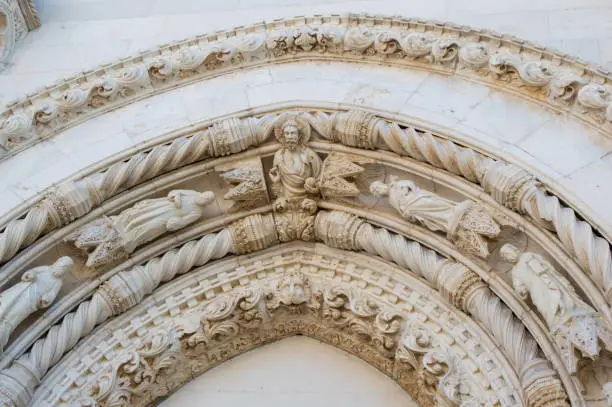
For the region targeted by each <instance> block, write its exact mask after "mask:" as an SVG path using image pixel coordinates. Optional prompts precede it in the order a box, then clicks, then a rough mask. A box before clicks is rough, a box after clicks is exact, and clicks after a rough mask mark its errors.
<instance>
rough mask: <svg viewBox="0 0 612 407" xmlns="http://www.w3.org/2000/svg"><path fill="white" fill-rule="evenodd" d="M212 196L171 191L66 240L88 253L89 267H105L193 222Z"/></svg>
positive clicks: (91, 226)
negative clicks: (165, 234)
mask: <svg viewBox="0 0 612 407" xmlns="http://www.w3.org/2000/svg"><path fill="white" fill-rule="evenodd" d="M214 197H215V195H214V193H212V192H210V191H207V192H197V191H190V190H174V191H170V193H168V196H167V197H164V198H155V199H145V200H143V201H141V202H138V203H137V204H136V205H134V206H133V207H131V208H129V209H126V210H125V211H123V212H121V213H120V214H119V215H117V216H111V217H109V218H102V219H97V220H95V221H93V222H91V223H89V224H87V225H85V226H83V227H82V228H80V229H78V230H77V231H76V232H75V233H73V234H72V235H70V236H69V237H68V238H67V239H66V240H67V241H72V242H74V245H75V246H76V247H77V248H79V249H82V250H84V251H85V252H86V253H87V254H88V259H87V263H86V264H87V266H88V267H97V266H100V265H103V264H108V263H111V262H114V261H116V260H118V259H120V258H123V257H125V256H127V255H129V254H130V253H132V252H133V251H134V250H136V248H137V247H139V246H141V245H143V244H145V243H148V242H150V241H152V240H154V239H156V238H157V237H159V236H161V235H163V234H164V233H167V232H174V231H176V230H179V229H182V228H184V227H185V226H187V225H190V224H192V223H194V222H195V221H197V220H198V219H200V217H201V216H202V208H203V207H204V206H206V205H208V204H210V203H211V202H212V201H213V200H214Z"/></svg>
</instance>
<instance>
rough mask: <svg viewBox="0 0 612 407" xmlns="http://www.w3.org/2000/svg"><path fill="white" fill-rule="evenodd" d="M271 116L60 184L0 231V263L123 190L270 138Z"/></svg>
mask: <svg viewBox="0 0 612 407" xmlns="http://www.w3.org/2000/svg"><path fill="white" fill-rule="evenodd" d="M275 117H276V115H267V116H263V117H261V118H246V119H242V120H239V119H237V118H230V119H226V120H224V121H221V122H217V123H214V124H213V125H212V126H210V127H209V128H208V129H206V130H202V131H200V132H197V133H196V134H194V135H193V136H189V137H181V138H178V139H176V140H174V141H173V142H171V143H169V144H164V145H160V146H156V147H154V148H153V149H151V150H150V151H147V152H143V153H139V154H136V155H133V156H132V157H130V158H129V159H128V160H126V161H120V162H117V163H114V164H112V165H111V166H109V167H108V168H106V169H105V170H103V171H100V172H97V173H94V174H92V175H88V176H86V177H84V178H82V179H80V180H76V181H69V182H66V183H64V184H61V185H59V186H58V187H57V188H56V189H55V190H54V191H52V192H51V193H49V194H48V195H47V196H46V197H45V198H43V200H42V201H41V202H40V203H38V204H37V205H36V206H34V207H33V208H32V209H30V210H29V211H28V212H27V213H26V215H25V216H24V217H23V218H20V219H14V220H11V221H10V222H9V223H8V224H7V225H6V227H5V229H4V231H2V232H1V233H0V263H4V262H6V261H8V260H10V259H11V258H13V256H15V254H17V252H18V251H19V249H21V248H23V247H25V246H27V245H29V244H31V243H33V242H34V241H36V239H38V238H39V237H40V236H42V235H43V234H44V233H48V232H50V231H52V230H54V229H56V228H59V227H61V226H64V225H67V224H69V223H70V222H72V221H73V220H75V219H77V218H80V217H81V216H83V215H85V214H87V213H89V212H90V211H91V210H92V209H93V208H94V207H96V206H98V205H100V204H101V203H102V202H104V201H105V200H107V199H108V198H110V197H112V196H114V195H116V194H117V193H119V192H121V191H123V190H125V189H127V188H130V187H133V186H135V185H138V184H140V183H142V182H143V181H146V180H149V179H151V178H154V177H156V176H158V175H160V174H163V173H166V172H169V171H172V170H174V169H176V168H179V167H182V166H185V165H188V164H191V163H193V162H196V161H199V160H202V159H204V158H207V157H213V156H215V157H217V156H222V155H227V154H232V153H237V152H239V151H243V150H246V149H247V148H248V147H251V146H253V145H259V144H261V143H263V142H264V141H265V140H266V139H267V138H268V137H269V136H270V134H271V127H270V124H271V123H272V122H273V120H274V119H275Z"/></svg>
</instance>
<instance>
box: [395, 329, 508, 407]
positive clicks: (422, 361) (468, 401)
mask: <svg viewBox="0 0 612 407" xmlns="http://www.w3.org/2000/svg"><path fill="white" fill-rule="evenodd" d="M395 359H396V364H395V371H394V374H393V376H394V379H395V380H397V381H398V383H399V384H400V385H401V386H402V387H404V388H409V389H410V390H409V392H410V393H411V394H413V395H414V396H415V399H416V401H417V402H418V403H419V405H421V406H488V405H494V404H495V402H496V400H490V401H488V400H486V399H485V400H483V399H482V398H483V397H482V395H481V394H479V393H480V392H479V389H478V385H477V384H475V383H472V382H471V381H470V379H469V375H468V374H466V373H465V372H463V371H462V367H461V361H460V358H459V357H457V356H456V355H453V354H451V353H449V352H448V351H444V350H443V349H442V347H441V346H440V345H439V344H436V343H435V340H434V338H433V337H432V335H431V334H430V332H428V331H426V330H424V329H420V328H419V326H418V325H416V324H415V325H411V324H409V326H408V328H407V329H406V330H405V333H404V335H403V336H402V339H401V342H400V346H398V348H397V351H396V353H395ZM487 401H488V402H487Z"/></svg>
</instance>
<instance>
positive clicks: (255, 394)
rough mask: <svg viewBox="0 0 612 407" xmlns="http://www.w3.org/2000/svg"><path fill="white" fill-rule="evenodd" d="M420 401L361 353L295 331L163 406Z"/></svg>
mask: <svg viewBox="0 0 612 407" xmlns="http://www.w3.org/2000/svg"><path fill="white" fill-rule="evenodd" d="M247 405H248V406H252V407H258V406H266V407H281V406H283V407H284V406H291V407H314V406H334V407H372V406H385V407H417V406H418V404H416V402H415V401H414V400H413V399H412V398H411V397H410V396H409V395H408V393H406V392H405V391H404V390H403V389H402V388H401V387H399V386H398V385H397V384H396V383H395V382H393V381H392V380H391V379H390V378H388V377H387V376H385V375H384V374H382V373H380V372H379V371H378V370H376V369H375V368H373V367H371V366H369V365H367V364H366V363H365V362H363V361H361V360H359V359H357V358H356V357H354V356H352V355H350V354H348V353H346V352H344V351H342V350H339V349H336V348H333V347H331V346H328V345H325V344H323V343H321V342H318V341H316V340H313V339H309V338H305V337H301V336H296V337H292V338H287V339H284V340H282V341H280V342H276V343H273V344H270V345H267V346H264V347H262V348H258V349H255V350H253V351H250V352H247V353H245V354H243V355H240V356H238V357H237V358H235V359H232V360H230V361H228V362H226V363H224V364H222V365H220V366H217V367H216V368H214V369H212V370H210V371H209V372H207V373H205V374H203V375H202V376H200V377H198V378H196V379H195V380H193V381H191V382H190V383H188V384H186V385H185V386H183V387H182V388H181V389H180V390H178V391H177V392H176V393H174V394H173V395H172V396H170V397H169V398H168V399H167V400H166V401H164V402H162V403H160V404H159V407H199V406H215V407H235V406H247Z"/></svg>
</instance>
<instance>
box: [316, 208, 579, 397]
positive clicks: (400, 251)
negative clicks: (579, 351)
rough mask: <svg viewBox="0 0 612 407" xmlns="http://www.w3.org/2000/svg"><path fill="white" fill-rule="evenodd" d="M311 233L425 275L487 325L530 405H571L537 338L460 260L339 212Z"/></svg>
mask: <svg viewBox="0 0 612 407" xmlns="http://www.w3.org/2000/svg"><path fill="white" fill-rule="evenodd" d="M315 232H316V234H317V238H318V239H319V240H323V241H324V242H325V243H326V244H328V245H329V244H330V243H331V244H334V243H336V245H335V247H338V248H341V249H348V250H363V251H365V252H367V253H370V254H374V255H377V256H380V257H382V258H383V259H385V260H388V261H392V262H393V263H395V264H397V265H399V266H401V267H404V268H407V269H409V270H411V271H412V272H414V273H416V274H418V275H421V276H423V277H424V278H425V279H426V280H427V281H429V282H430V283H431V284H432V285H434V286H435V287H436V288H437V290H438V291H440V292H441V293H442V294H443V295H444V296H445V297H447V299H449V300H450V301H451V302H452V303H453V304H455V306H458V307H459V308H461V309H462V310H463V311H465V312H466V313H468V314H470V315H472V316H473V317H474V318H475V319H476V320H477V321H479V322H480V323H482V324H483V325H484V326H485V327H487V329H488V330H489V332H490V333H491V335H492V336H493V337H494V338H495V340H496V341H497V343H499V344H500V345H501V347H502V349H503V350H504V352H505V354H506V355H507V357H508V358H509V359H510V361H511V362H512V364H513V366H514V367H515V369H516V370H517V372H518V373H519V374H520V375H521V379H522V384H523V389H524V390H525V392H526V394H527V396H526V397H527V398H528V402H529V405H530V406H539V405H548V406H568V405H569V404H567V401H566V399H567V394H566V393H565V390H564V389H563V385H562V383H561V381H560V380H559V378H558V377H557V375H556V372H555V371H554V370H553V369H552V367H551V366H550V363H549V362H548V361H547V360H546V359H543V358H542V357H541V352H540V348H539V346H538V344H537V342H536V341H535V339H533V337H532V336H531V334H530V333H529V332H528V331H527V330H526V329H525V327H524V326H523V324H522V323H521V321H520V320H519V319H518V318H516V317H515V315H514V313H513V312H512V310H511V309H510V308H508V306H507V305H505V304H504V303H503V302H502V301H501V300H500V299H499V297H497V296H496V295H495V294H494V293H493V292H492V291H491V290H490V289H489V288H488V287H487V286H486V284H484V282H483V281H482V280H481V279H480V278H479V277H478V276H477V275H476V274H475V273H474V272H473V271H471V270H469V269H468V268H467V267H465V266H464V265H463V264H460V263H457V262H454V261H452V260H449V259H445V258H443V257H441V256H439V255H438V254H437V253H435V252H434V251H433V250H429V249H426V248H424V247H423V246H421V245H420V244H419V243H416V242H412V241H409V240H408V239H406V238H405V237H403V236H400V235H397V234H394V233H391V232H389V231H387V230H386V229H381V228H377V227H374V226H372V225H370V224H369V223H367V222H365V221H364V220H362V219H360V218H358V217H357V216H355V215H350V214H347V213H343V212H340V211H331V212H320V213H319V214H318V215H317V220H316V223H315ZM542 403H544V404H542ZM546 403H549V404H546Z"/></svg>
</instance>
